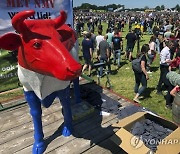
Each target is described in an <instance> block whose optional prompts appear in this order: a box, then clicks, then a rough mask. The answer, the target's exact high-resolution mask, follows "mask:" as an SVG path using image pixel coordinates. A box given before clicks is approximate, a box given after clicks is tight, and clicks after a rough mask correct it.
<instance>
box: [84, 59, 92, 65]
mask: <svg viewBox="0 0 180 154" xmlns="http://www.w3.org/2000/svg"><path fill="white" fill-rule="evenodd" d="M84 61H85V64H87V65H92V61H91V60H90V59H89V58H84Z"/></svg>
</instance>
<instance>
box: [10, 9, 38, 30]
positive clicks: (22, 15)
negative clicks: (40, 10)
mask: <svg viewBox="0 0 180 154" xmlns="http://www.w3.org/2000/svg"><path fill="white" fill-rule="evenodd" d="M34 14H35V11H34V10H27V11H23V12H19V13H18V14H16V15H15V16H14V17H13V18H12V25H13V27H14V29H15V30H16V31H17V32H18V33H21V32H23V31H26V29H27V27H26V25H25V23H24V20H25V19H26V18H28V17H30V16H32V15H34Z"/></svg>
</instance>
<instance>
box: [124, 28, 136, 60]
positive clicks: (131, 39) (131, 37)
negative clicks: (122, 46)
mask: <svg viewBox="0 0 180 154" xmlns="http://www.w3.org/2000/svg"><path fill="white" fill-rule="evenodd" d="M126 40H127V45H126V54H125V58H126V59H127V58H128V59H129V61H131V60H132V52H133V49H134V45H135V43H136V35H135V33H134V32H133V31H132V30H130V31H129V33H128V34H127V35H126Z"/></svg>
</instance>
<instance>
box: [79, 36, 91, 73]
mask: <svg viewBox="0 0 180 154" xmlns="http://www.w3.org/2000/svg"><path fill="white" fill-rule="evenodd" d="M92 48H93V45H92V41H91V34H90V33H87V34H86V35H85V38H84V39H83V41H82V52H83V57H84V61H85V64H84V66H83V68H82V73H83V72H84V71H85V70H86V68H88V75H89V76H90V75H91V69H92V61H91V59H92Z"/></svg>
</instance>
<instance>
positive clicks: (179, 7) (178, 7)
mask: <svg viewBox="0 0 180 154" xmlns="http://www.w3.org/2000/svg"><path fill="white" fill-rule="evenodd" d="M175 9H176V10H177V11H178V12H180V6H179V4H177V5H176V6H175Z"/></svg>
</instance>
